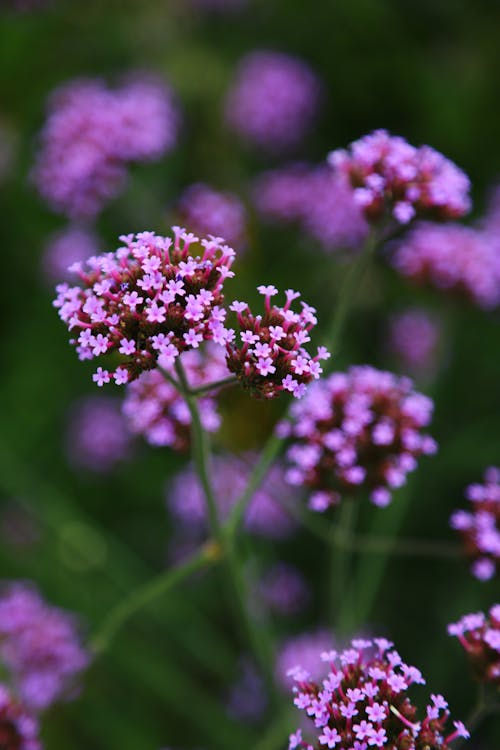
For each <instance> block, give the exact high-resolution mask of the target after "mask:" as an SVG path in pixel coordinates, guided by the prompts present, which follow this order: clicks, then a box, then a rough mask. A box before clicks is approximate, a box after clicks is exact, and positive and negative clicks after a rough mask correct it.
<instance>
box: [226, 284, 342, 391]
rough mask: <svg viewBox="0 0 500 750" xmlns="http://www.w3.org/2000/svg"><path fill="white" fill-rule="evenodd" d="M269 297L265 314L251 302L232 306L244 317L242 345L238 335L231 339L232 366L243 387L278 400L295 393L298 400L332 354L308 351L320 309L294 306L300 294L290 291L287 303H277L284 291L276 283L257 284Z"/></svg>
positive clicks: (241, 321)
mask: <svg viewBox="0 0 500 750" xmlns="http://www.w3.org/2000/svg"><path fill="white" fill-rule="evenodd" d="M257 289H258V291H259V292H260V294H262V295H263V296H264V297H265V311H264V315H253V313H252V312H251V310H250V307H249V306H248V304H247V303H246V302H233V303H232V304H231V305H230V309H231V310H233V311H234V312H236V314H237V316H238V326H239V329H240V339H241V342H242V343H241V346H236V343H234V339H231V340H230V341H228V343H227V352H228V357H227V366H228V368H229V370H230V371H231V372H233V373H234V374H235V375H236V377H237V378H238V380H239V381H240V383H241V385H242V386H243V387H244V388H246V389H248V390H250V391H251V392H252V393H253V394H254V395H256V396H262V397H264V398H275V397H276V396H279V395H280V393H281V392H282V391H290V392H291V393H292V394H293V395H294V396H295V397H296V398H301V397H302V396H303V395H304V393H305V392H306V385H307V384H308V383H310V382H311V381H312V380H313V379H318V378H319V376H320V375H321V373H322V368H321V365H320V360H322V359H327V358H328V357H329V356H330V355H329V353H328V352H327V351H326V349H325V347H318V353H317V355H316V356H315V357H311V356H310V354H309V353H308V352H307V351H306V349H304V344H306V343H308V342H309V341H310V340H311V339H310V336H309V331H310V330H311V329H312V328H313V327H314V326H315V325H316V323H317V319H316V316H315V312H316V310H315V309H314V308H313V307H311V306H310V305H307V304H306V303H305V302H302V303H301V305H302V310H301V311H300V312H299V313H297V312H294V311H293V310H292V309H291V304H292V302H293V301H294V300H295V299H297V298H298V297H300V294H299V293H298V292H294V291H293V290H292V289H287V290H286V292H285V296H286V302H285V304H284V306H283V307H278V306H276V305H273V304H272V303H271V298H272V297H274V296H275V295H276V294H278V290H277V289H276V287H274V286H272V285H269V286H264V285H261V286H259V287H257Z"/></svg>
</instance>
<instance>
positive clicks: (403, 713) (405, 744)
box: [288, 638, 469, 750]
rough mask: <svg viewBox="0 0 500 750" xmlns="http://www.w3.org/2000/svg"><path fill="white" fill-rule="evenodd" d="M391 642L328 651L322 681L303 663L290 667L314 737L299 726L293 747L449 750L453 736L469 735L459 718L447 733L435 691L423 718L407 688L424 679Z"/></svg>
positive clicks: (358, 642)
mask: <svg viewBox="0 0 500 750" xmlns="http://www.w3.org/2000/svg"><path fill="white" fill-rule="evenodd" d="M392 646H393V644H392V643H391V642H390V641H387V640H386V639H385V638H375V639H373V640H366V639H354V640H353V641H352V643H351V647H350V648H347V649H345V650H344V651H342V652H341V653H340V654H337V652H336V651H326V652H323V653H322V654H321V659H322V661H323V662H325V664H327V665H328V667H329V671H328V673H327V675H326V677H325V679H323V680H322V682H319V681H315V680H313V679H312V678H311V676H310V674H309V672H308V671H307V670H305V669H303V668H302V667H301V666H300V665H298V666H296V667H295V668H294V669H292V670H291V676H292V677H293V679H294V682H295V686H294V688H293V692H294V694H295V699H294V703H295V705H296V706H297V708H299V709H300V710H301V711H304V712H305V713H306V714H307V716H308V717H309V718H310V719H311V721H312V723H313V725H314V729H315V738H314V740H313V741H312V742H309V741H306V740H304V739H303V736H302V730H301V729H299V730H298V731H297V732H295V733H294V734H292V735H291V736H290V742H289V745H288V747H289V750H297V749H298V748H300V750H321V749H322V748H325V747H326V748H337V750H341V749H342V750H347V749H349V750H368V749H369V748H391V750H414V749H415V748H419V750H420V749H422V750H424V749H425V748H428V749H429V750H430V748H432V750H449V748H450V743H451V742H453V740H455V739H457V738H458V737H464V738H468V737H469V732H468V731H467V730H466V728H465V727H464V725H463V724H462V722H460V721H455V722H454V723H453V724H454V730H453V731H451V732H450V733H449V734H447V733H446V725H447V723H448V719H449V711H448V710H447V708H448V704H447V702H446V701H445V699H444V698H443V696H442V695H431V701H430V703H429V704H428V705H427V707H426V711H425V715H424V717H423V718H422V719H420V720H419V719H418V711H417V707H416V706H415V705H413V703H412V702H411V701H410V698H409V697H408V693H407V691H408V688H409V687H410V686H411V685H414V684H416V685H419V684H425V680H424V679H423V677H422V674H421V673H420V671H419V670H418V669H417V668H416V667H412V666H409V665H408V664H405V663H404V662H403V660H402V659H401V656H400V655H399V654H398V652H397V651H395V650H394V649H393V648H392Z"/></svg>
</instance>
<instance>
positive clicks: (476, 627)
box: [448, 604, 500, 736]
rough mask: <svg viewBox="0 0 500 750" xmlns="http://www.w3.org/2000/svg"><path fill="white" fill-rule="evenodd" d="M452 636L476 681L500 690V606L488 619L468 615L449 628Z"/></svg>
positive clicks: (494, 608) (497, 606)
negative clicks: (456, 640)
mask: <svg viewBox="0 0 500 750" xmlns="http://www.w3.org/2000/svg"><path fill="white" fill-rule="evenodd" d="M448 633H449V635H452V636H456V637H457V638H458V640H459V641H460V643H461V645H462V647H463V648H464V650H465V651H466V653H467V656H468V658H469V661H470V664H471V667H472V670H473V673H474V676H475V677H476V679H477V680H479V681H480V682H486V683H491V684H492V685H495V686H497V687H500V604H495V605H493V607H491V608H490V611H489V613H488V616H487V615H485V614H483V613H482V612H477V613H473V614H469V615H464V616H463V617H462V618H461V619H460V620H459V621H458V622H455V623H451V624H450V625H448ZM461 736H464V735H461Z"/></svg>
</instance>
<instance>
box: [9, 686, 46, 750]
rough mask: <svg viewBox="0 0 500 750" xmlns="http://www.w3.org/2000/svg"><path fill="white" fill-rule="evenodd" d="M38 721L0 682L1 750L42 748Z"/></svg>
mask: <svg viewBox="0 0 500 750" xmlns="http://www.w3.org/2000/svg"><path fill="white" fill-rule="evenodd" d="M38 732H39V727H38V721H37V719H36V718H35V717H34V716H32V715H31V714H30V713H29V712H28V711H27V710H26V708H25V707H24V706H23V705H22V703H20V702H19V701H18V700H17V698H15V697H14V696H13V695H12V693H11V691H10V690H9V689H8V688H7V687H6V686H5V685H3V684H2V683H0V747H1V748H2V750H42V745H41V743H40V741H39V739H38Z"/></svg>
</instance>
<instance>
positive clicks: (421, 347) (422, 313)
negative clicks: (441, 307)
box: [386, 307, 442, 376]
mask: <svg viewBox="0 0 500 750" xmlns="http://www.w3.org/2000/svg"><path fill="white" fill-rule="evenodd" d="M386 334H387V348H388V350H389V351H390V353H391V354H392V355H394V356H395V357H396V359H397V360H398V362H399V364H400V366H401V367H403V368H404V369H405V371H406V372H408V373H410V374H412V375H416V376H418V375H429V374H432V373H434V372H435V370H436V365H437V357H438V349H439V344H440V341H441V334H442V331H441V326H440V325H439V322H438V320H437V319H436V318H435V317H434V316H432V315H430V314H429V313H428V312H427V311H426V310H424V309H422V308H417V307H413V308H408V309H406V310H404V311H402V312H400V313H397V314H396V315H393V316H391V318H390V320H389V324H388V330H387V331H386Z"/></svg>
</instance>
